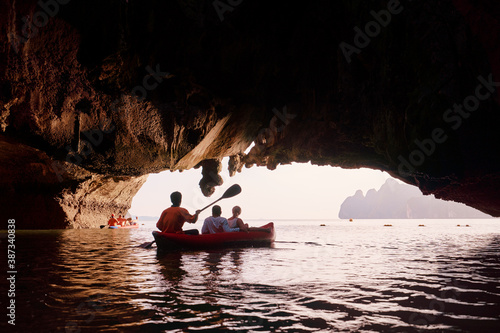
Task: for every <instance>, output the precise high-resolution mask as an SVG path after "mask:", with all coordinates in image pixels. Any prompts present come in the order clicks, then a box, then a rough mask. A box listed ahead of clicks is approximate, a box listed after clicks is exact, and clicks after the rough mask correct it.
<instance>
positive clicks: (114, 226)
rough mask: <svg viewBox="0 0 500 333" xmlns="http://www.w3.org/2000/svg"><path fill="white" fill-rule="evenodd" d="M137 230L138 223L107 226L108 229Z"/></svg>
mask: <svg viewBox="0 0 500 333" xmlns="http://www.w3.org/2000/svg"><path fill="white" fill-rule="evenodd" d="M137 228H139V223H137V224H132V225H124V226H121V225H111V226H109V229H137Z"/></svg>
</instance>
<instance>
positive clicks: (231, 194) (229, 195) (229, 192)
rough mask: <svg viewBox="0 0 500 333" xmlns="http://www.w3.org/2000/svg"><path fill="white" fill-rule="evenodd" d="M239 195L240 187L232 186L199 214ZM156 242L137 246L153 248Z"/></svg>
mask: <svg viewBox="0 0 500 333" xmlns="http://www.w3.org/2000/svg"><path fill="white" fill-rule="evenodd" d="M240 193H241V186H240V185H238V184H234V185H233V186H231V187H230V188H228V189H227V190H226V192H224V194H223V195H222V197H220V198H219V199H217V200H215V201H214V202H212V203H211V204H210V205H208V206H205V207H203V208H202V209H200V213H201V212H202V211H204V210H205V209H207V208H208V207H210V206H212V205H214V204H216V203H217V202H219V201H221V200H222V199H227V198H232V197H234V196H236V195H238V194H240ZM155 242H156V241H152V242H151V243H147V244H146V245H144V246H143V245H139V246H140V247H143V248H145V249H149V248H150V247H151V246H153V244H154V243H155Z"/></svg>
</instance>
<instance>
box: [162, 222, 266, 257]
mask: <svg viewBox="0 0 500 333" xmlns="http://www.w3.org/2000/svg"><path fill="white" fill-rule="evenodd" d="M260 228H261V229H267V230H269V231H270V232H267V231H264V230H263V231H250V232H242V231H240V232H221V233H217V234H205V235H187V234H174V233H165V232H159V231H153V237H154V238H155V241H156V245H157V246H158V250H175V249H205V248H221V247H252V246H269V245H271V243H272V242H274V239H275V238H276V234H275V232H274V223H273V222H270V223H268V224H266V225H263V226H262V227H260Z"/></svg>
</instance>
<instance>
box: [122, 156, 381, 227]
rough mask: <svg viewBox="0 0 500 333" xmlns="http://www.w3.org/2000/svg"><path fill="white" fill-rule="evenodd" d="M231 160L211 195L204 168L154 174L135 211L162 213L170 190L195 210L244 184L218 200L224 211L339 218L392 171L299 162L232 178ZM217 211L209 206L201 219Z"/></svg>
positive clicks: (260, 216)
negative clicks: (345, 206) (203, 183)
mask: <svg viewBox="0 0 500 333" xmlns="http://www.w3.org/2000/svg"><path fill="white" fill-rule="evenodd" d="M227 161H228V159H227V158H226V159H224V160H223V162H222V163H223V171H222V174H221V176H222V178H223V179H224V184H223V185H222V186H219V187H217V188H216V191H215V193H214V194H213V195H212V196H211V197H209V198H206V197H204V196H203V194H202V193H201V190H200V188H199V186H198V183H199V181H200V179H201V168H200V169H197V170H195V169H192V170H187V171H183V172H178V171H176V172H170V171H165V172H161V173H158V174H151V175H149V178H148V180H147V182H146V183H145V184H144V186H143V187H142V188H141V189H140V190H139V192H138V193H137V195H136V196H135V197H134V199H133V201H132V208H131V209H130V212H131V214H132V215H133V216H136V215H139V216H141V215H142V216H159V215H160V214H161V212H162V211H163V210H164V209H166V208H168V207H170V205H171V202H170V193H172V192H174V191H180V192H181V193H182V204H181V206H182V207H184V208H186V209H187V210H189V212H190V213H191V214H194V211H195V210H197V209H201V208H203V207H205V206H206V205H208V204H210V203H212V202H213V201H215V200H217V199H219V198H220V197H221V196H222V194H223V193H224V191H225V190H226V189H227V188H228V187H230V186H231V185H233V184H239V185H240V186H241V188H242V191H241V193H240V194H239V195H237V196H235V197H233V198H228V199H223V200H221V201H219V202H218V205H220V206H221V207H222V216H225V217H230V216H231V209H232V207H233V206H235V205H238V206H240V207H241V208H242V214H241V217H242V218H243V220H245V219H266V220H276V219H337V218H338V213H339V210H340V205H341V204H342V202H343V201H344V200H345V198H347V197H348V196H351V195H354V193H355V192H356V190H358V189H360V190H362V191H363V193H365V194H366V192H367V191H368V190H369V189H371V188H375V189H377V190H378V189H379V188H380V186H382V184H383V183H384V182H385V180H386V179H387V178H390V176H389V174H387V173H385V172H382V171H378V170H372V169H341V168H338V167H328V166H315V165H311V164H299V163H294V164H292V165H280V166H278V168H277V169H276V170H273V171H271V170H268V169H267V168H265V167H255V166H254V167H252V168H249V169H247V168H243V170H242V172H241V173H237V174H236V175H235V176H233V177H229V174H228V171H227ZM210 214H211V208H209V209H207V210H205V211H203V212H202V213H201V215H200V219H204V218H206V217H208V216H210Z"/></svg>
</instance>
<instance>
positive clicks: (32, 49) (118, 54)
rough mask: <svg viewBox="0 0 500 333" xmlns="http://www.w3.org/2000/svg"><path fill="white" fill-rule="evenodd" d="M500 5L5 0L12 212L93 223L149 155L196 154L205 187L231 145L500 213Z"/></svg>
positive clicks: (173, 165)
mask: <svg viewBox="0 0 500 333" xmlns="http://www.w3.org/2000/svg"><path fill="white" fill-rule="evenodd" d="M499 18H500V5H499V4H498V2H495V1H486V0H480V1H474V2H472V1H467V0H447V1H430V0H429V1H425V0H423V1H405V0H401V1H395V0H389V1H368V2H365V1H310V2H307V3H303V2H289V1H272V2H269V1H229V0H227V1H226V0H220V1H219V0H216V1H213V0H210V1H187V0H176V1H160V0H156V1H155V0H150V1H137V0H128V1H127V0H107V1H103V0H101V1H97V0H86V1H83V0H71V1H70V0H47V1H35V0H25V1H19V0H17V1H14V0H1V1H0V152H1V153H2V155H1V157H0V160H1V161H2V163H1V165H0V173H1V174H2V180H1V187H2V194H1V198H0V199H1V200H2V208H3V209H2V215H3V214H6V216H5V218H17V219H18V220H19V223H18V225H19V227H21V228H65V227H74V228H81V227H93V226H96V225H98V224H99V223H98V222H96V221H100V220H103V219H105V218H106V216H107V215H109V213H110V212H112V211H117V210H120V211H123V210H126V209H128V207H129V206H130V203H131V199H132V197H133V195H134V194H135V193H136V192H137V190H138V189H139V188H140V186H141V185H142V183H143V182H144V181H145V176H144V175H147V174H149V173H152V172H159V171H162V170H166V169H170V170H183V169H189V168H193V167H202V168H203V180H202V182H201V184H200V186H201V189H202V191H203V193H204V194H205V195H210V194H211V193H213V189H214V186H217V185H220V184H221V179H220V177H218V175H217V174H218V172H219V171H220V168H221V165H220V160H221V158H222V157H224V156H231V161H230V166H229V167H230V170H231V172H238V171H242V167H243V166H245V165H246V166H252V165H261V166H263V165H265V166H267V167H268V168H270V169H273V168H275V167H276V166H277V165H278V164H280V163H281V164H283V163H290V162H293V161H295V162H307V161H311V162H312V163H313V164H319V165H332V166H341V167H344V168H359V167H369V168H375V169H381V170H385V171H388V172H389V173H390V174H392V175H393V176H395V177H397V178H399V179H402V180H404V181H406V182H408V183H410V184H414V185H416V186H418V187H419V188H420V189H421V190H422V191H423V192H424V193H434V194H435V195H436V197H438V198H443V199H446V200H455V201H459V202H464V203H466V204H468V205H471V206H473V207H475V208H478V209H480V210H482V211H484V212H486V213H489V214H492V215H494V216H499V215H500V196H499V195H498V188H499V185H500V181H499V168H500V158H499V155H500V154H499V144H498V143H499V136H500V134H499V133H500V132H499V131H498V130H497V127H498V124H499V120H500V112H499V111H500V107H499V90H498V86H499V85H500V83H497V82H500V65H499V59H500V46H499V45H500V44H498V40H500V38H499V37H500V36H499V28H500V23H499ZM252 142H254V143H255V146H254V148H253V149H252V150H251V151H250V153H249V154H248V155H245V154H244V153H243V152H244V151H245V149H246V148H247V147H248V146H249V145H250V144H251V143H252ZM242 172H244V170H243V171H242Z"/></svg>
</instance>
